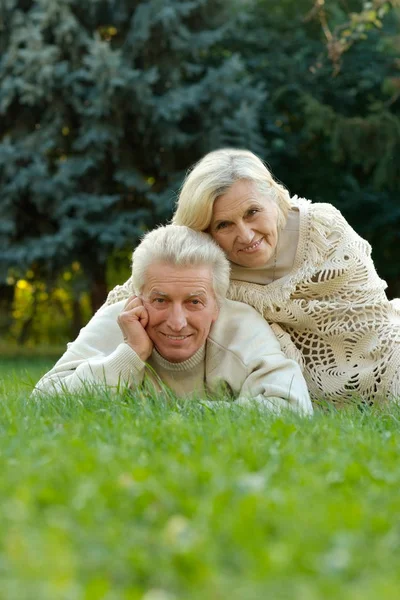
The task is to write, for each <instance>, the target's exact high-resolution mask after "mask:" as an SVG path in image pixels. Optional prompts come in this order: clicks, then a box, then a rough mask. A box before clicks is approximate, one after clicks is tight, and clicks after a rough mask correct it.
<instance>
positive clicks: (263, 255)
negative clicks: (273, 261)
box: [228, 249, 273, 269]
mask: <svg viewBox="0 0 400 600" xmlns="http://www.w3.org/2000/svg"><path fill="white" fill-rule="evenodd" d="M272 254H273V251H272V250H271V251H267V250H266V249H262V250H261V249H260V250H259V251H258V252H251V253H248V254H247V253H244V252H238V253H237V254H235V256H232V257H231V256H230V257H228V258H229V260H231V261H232V262H233V263H235V264H237V265H239V266H241V267H248V268H250V269H256V268H258V267H265V265H266V264H267V262H268V261H269V260H270V258H271V256H272Z"/></svg>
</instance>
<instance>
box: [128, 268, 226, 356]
mask: <svg viewBox="0 0 400 600" xmlns="http://www.w3.org/2000/svg"><path fill="white" fill-rule="evenodd" d="M140 297H141V299H142V302H143V304H144V306H145V308H146V309H147V312H148V315H149V322H148V325H147V327H146V331H147V334H148V336H149V337H150V339H151V340H152V342H153V344H154V346H155V347H156V349H157V350H158V352H159V353H160V354H161V356H163V357H164V358H165V359H166V360H168V361H170V362H182V361H184V360H187V359H188V358H190V357H191V356H193V354H195V353H196V352H197V350H199V348H201V346H202V345H203V344H204V342H205V341H206V339H207V336H208V334H209V332H210V328H211V325H212V324H213V323H214V321H215V320H216V319H217V317H218V305H217V302H216V300H215V297H214V292H213V287H212V272H211V268H210V267H207V266H195V267H175V266H172V265H168V264H165V263H156V264H153V265H150V267H149V268H148V269H147V273H146V283H145V285H144V287H143V291H142V293H141V295H140Z"/></svg>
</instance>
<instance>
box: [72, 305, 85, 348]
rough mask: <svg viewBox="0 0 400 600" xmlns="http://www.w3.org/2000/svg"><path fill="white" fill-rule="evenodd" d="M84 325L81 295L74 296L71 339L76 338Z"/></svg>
mask: <svg viewBox="0 0 400 600" xmlns="http://www.w3.org/2000/svg"><path fill="white" fill-rule="evenodd" d="M82 327H83V321H82V311H81V303H80V297H79V296H74V297H73V298H72V322H71V340H74V339H75V338H76V337H77V336H78V334H79V332H80V330H81V329H82Z"/></svg>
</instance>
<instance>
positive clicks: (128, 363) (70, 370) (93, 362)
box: [32, 301, 145, 397]
mask: <svg viewBox="0 0 400 600" xmlns="http://www.w3.org/2000/svg"><path fill="white" fill-rule="evenodd" d="M120 304H121V305H123V304H124V301H123V302H120V303H118V304H114V305H112V306H104V307H102V308H101V309H100V310H99V311H98V312H97V313H96V314H95V315H94V316H93V318H92V319H91V320H90V321H89V323H88V324H87V325H86V327H84V328H83V329H82V330H81V332H80V334H79V336H78V337H77V339H76V340H75V341H74V342H72V343H70V344H68V348H67V351H66V352H65V353H64V354H63V356H62V357H61V358H60V359H59V361H58V362H57V363H56V364H55V366H54V367H53V368H52V369H51V370H50V371H49V372H48V373H46V374H45V375H44V376H43V377H42V378H41V379H40V381H39V382H38V383H37V384H36V386H35V389H34V390H33V393H32V396H33V397H36V396H38V395H40V394H43V393H44V394H57V393H65V392H79V391H84V390H85V389H87V388H88V387H91V386H93V385H96V386H107V388H111V389H114V390H117V389H119V388H120V387H121V386H122V387H124V386H129V385H131V386H138V385H140V384H141V383H142V381H143V377H144V371H145V363H144V362H143V361H142V360H141V359H140V358H139V356H138V355H137V354H136V352H135V351H134V350H133V349H132V348H131V347H130V346H129V345H128V344H125V343H124V341H123V335H122V332H121V330H120V328H119V326H118V323H117V316H118V314H119V312H120V311H121V310H122V306H119V305H120Z"/></svg>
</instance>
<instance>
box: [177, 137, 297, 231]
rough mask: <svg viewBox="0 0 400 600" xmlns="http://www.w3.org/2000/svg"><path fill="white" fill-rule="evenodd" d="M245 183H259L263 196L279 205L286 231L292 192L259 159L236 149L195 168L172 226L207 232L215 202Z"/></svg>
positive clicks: (281, 224) (280, 221)
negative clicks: (233, 188)
mask: <svg viewBox="0 0 400 600" xmlns="http://www.w3.org/2000/svg"><path fill="white" fill-rule="evenodd" d="M241 179H245V180H247V181H250V182H253V183H255V185H256V186H257V189H258V190H259V192H260V193H262V194H264V195H265V196H266V197H268V198H270V199H271V200H272V201H273V202H274V203H275V204H276V206H277V208H278V229H279V230H280V229H282V228H283V227H284V225H285V223H286V218H287V213H288V211H289V208H290V196H289V192H288V191H287V189H286V188H285V187H284V186H283V185H281V184H280V183H278V182H277V181H275V179H274V178H273V176H272V174H271V173H270V171H269V170H268V169H267V167H266V166H265V165H264V163H263V162H262V160H260V159H259V158H258V156H256V155H255V154H253V153H252V152H250V151H249V150H238V149H235V148H222V149H221V150H215V151H214V152H209V153H208V154H206V155H205V156H204V157H203V158H202V159H201V160H200V161H199V162H198V163H196V164H195V165H194V166H193V167H192V169H191V170H190V171H189V172H188V174H187V176H186V178H185V180H184V182H183V185H182V188H181V191H180V194H179V198H178V202H177V205H176V210H175V214H174V216H173V218H172V223H174V224H175V225H186V226H187V227H190V228H191V229H195V230H197V231H206V230H207V229H208V227H209V226H210V223H211V218H212V210H213V206H214V202H215V200H216V199H217V198H218V197H219V196H221V195H222V194H225V193H226V192H227V191H228V189H229V188H230V187H231V186H232V185H233V184H234V183H235V182H236V181H238V180H241Z"/></svg>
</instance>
